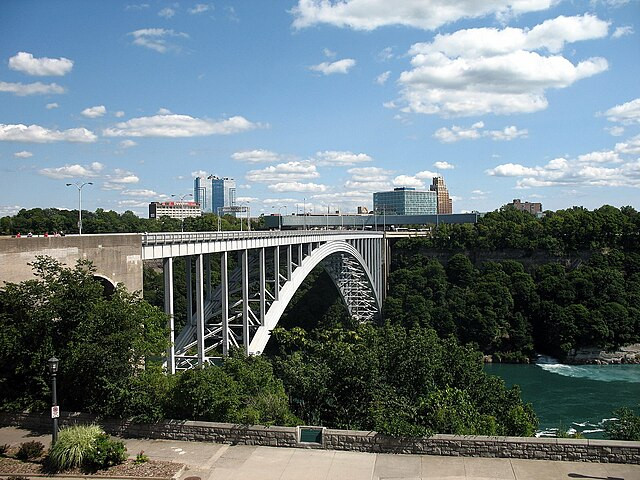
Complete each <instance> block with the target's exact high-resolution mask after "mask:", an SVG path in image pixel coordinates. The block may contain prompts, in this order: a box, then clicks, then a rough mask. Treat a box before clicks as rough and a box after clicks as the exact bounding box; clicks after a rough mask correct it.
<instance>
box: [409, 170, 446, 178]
mask: <svg viewBox="0 0 640 480" xmlns="http://www.w3.org/2000/svg"><path fill="white" fill-rule="evenodd" d="M439 176H440V174H438V173H437V172H430V171H429V170H422V171H421V172H418V173H416V174H415V177H416V178H419V179H421V180H425V179H429V180H431V179H433V177H439Z"/></svg>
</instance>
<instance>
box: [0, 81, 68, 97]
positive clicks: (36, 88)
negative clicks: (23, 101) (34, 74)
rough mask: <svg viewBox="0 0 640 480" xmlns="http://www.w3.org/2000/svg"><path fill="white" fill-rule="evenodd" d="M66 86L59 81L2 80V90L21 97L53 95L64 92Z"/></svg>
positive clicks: (0, 84) (0, 88) (0, 89)
mask: <svg viewBox="0 0 640 480" xmlns="http://www.w3.org/2000/svg"><path fill="white" fill-rule="evenodd" d="M64 91H65V90H64V88H63V87H61V86H60V85H58V84H57V83H42V82H35V83H20V82H17V83H14V82H0V92H7V93H13V94H14V95H17V96H19V97H26V96H27V95H53V94H60V93H64Z"/></svg>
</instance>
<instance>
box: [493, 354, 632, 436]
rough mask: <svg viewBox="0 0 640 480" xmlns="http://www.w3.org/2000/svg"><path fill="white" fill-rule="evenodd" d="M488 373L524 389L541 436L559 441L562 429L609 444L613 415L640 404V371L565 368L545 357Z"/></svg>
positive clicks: (626, 367) (499, 365) (619, 367)
mask: <svg viewBox="0 0 640 480" xmlns="http://www.w3.org/2000/svg"><path fill="white" fill-rule="evenodd" d="M485 371H486V372H487V373H489V374H491V375H496V376H498V377H501V378H502V379H503V380H504V381H505V383H506V384H507V386H511V385H514V384H517V385H520V389H521V390H522V398H523V400H524V401H525V402H528V403H531V404H532V405H533V408H534V410H535V411H536V414H537V415H538V419H539V420H540V430H539V432H538V435H540V436H555V431H556V430H555V429H557V428H559V427H560V428H562V429H564V430H568V431H569V433H572V432H574V431H578V432H581V433H582V434H583V435H584V436H585V437H586V438H603V424H604V422H606V421H607V420H608V419H610V418H611V416H612V415H611V412H612V411H613V410H615V409H616V408H618V407H622V406H627V407H637V406H638V404H640V365H564V364H561V363H558V362H557V361H555V360H554V359H552V358H550V357H540V359H539V360H538V362H537V363H535V364H531V365H516V364H504V363H489V364H486V365H485Z"/></svg>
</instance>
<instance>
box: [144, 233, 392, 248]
mask: <svg viewBox="0 0 640 480" xmlns="http://www.w3.org/2000/svg"><path fill="white" fill-rule="evenodd" d="M375 233H376V232H371V231H358V230H295V231H280V230H277V231H264V230H257V231H256V230H254V231H250V232H247V231H244V232H240V231H226V232H186V233H180V232H178V233H145V234H144V235H142V244H143V245H166V244H174V243H203V242H216V241H226V240H242V239H253V238H282V237H302V236H308V235H336V236H339V235H349V236H359V235H362V236H367V237H371V236H376V235H375ZM379 236H382V233H381V232H380V235H379Z"/></svg>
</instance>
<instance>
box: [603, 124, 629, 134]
mask: <svg viewBox="0 0 640 480" xmlns="http://www.w3.org/2000/svg"><path fill="white" fill-rule="evenodd" d="M605 130H606V131H607V132H609V133H610V134H611V135H613V136H614V137H620V136H622V135H624V127H621V126H619V125H616V126H615V127H608V128H605Z"/></svg>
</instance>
